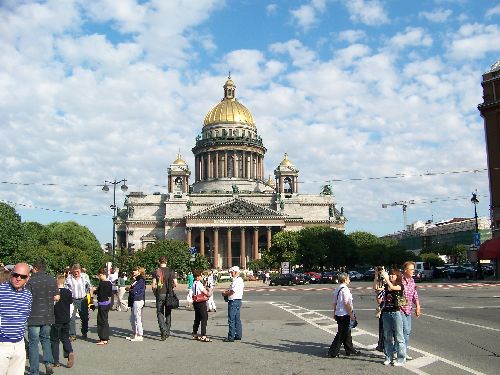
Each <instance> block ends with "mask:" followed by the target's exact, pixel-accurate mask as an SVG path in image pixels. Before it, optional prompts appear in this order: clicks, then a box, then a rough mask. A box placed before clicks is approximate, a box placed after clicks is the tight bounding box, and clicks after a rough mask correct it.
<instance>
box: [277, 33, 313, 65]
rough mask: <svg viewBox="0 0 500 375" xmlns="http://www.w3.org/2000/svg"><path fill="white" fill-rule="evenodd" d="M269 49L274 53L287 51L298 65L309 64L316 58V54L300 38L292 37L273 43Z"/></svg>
mask: <svg viewBox="0 0 500 375" xmlns="http://www.w3.org/2000/svg"><path fill="white" fill-rule="evenodd" d="M269 50H270V51H271V52H273V53H277V54H283V53H287V54H289V55H290V57H291V58H292V64H293V65H294V66H297V67H304V66H308V65H310V64H311V63H313V62H314V60H315V59H316V54H315V52H314V51H311V50H310V49H309V48H308V47H306V46H305V45H303V44H302V43H301V42H300V41H299V40H297V39H292V40H289V41H288V42H284V43H274V44H271V46H270V47H269Z"/></svg>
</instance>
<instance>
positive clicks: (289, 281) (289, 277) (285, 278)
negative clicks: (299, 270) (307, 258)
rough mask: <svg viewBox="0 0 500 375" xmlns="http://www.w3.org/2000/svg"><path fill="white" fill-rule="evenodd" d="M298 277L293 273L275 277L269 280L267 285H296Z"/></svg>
mask: <svg viewBox="0 0 500 375" xmlns="http://www.w3.org/2000/svg"><path fill="white" fill-rule="evenodd" d="M299 283H300V281H299V277H298V276H297V275H295V274H293V273H285V274H283V275H276V276H275V277H272V278H271V281H269V285H271V286H272V285H297V284H299Z"/></svg>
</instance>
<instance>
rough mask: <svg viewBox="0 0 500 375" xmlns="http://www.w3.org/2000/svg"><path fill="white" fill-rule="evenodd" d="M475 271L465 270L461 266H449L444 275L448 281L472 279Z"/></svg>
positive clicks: (465, 268)
mask: <svg viewBox="0 0 500 375" xmlns="http://www.w3.org/2000/svg"><path fill="white" fill-rule="evenodd" d="M475 273H476V271H475V270H474V269H473V268H467V267H463V266H450V267H448V268H447V269H445V270H444V275H445V277H446V278H448V280H451V279H460V278H465V279H467V280H468V279H472V278H474V276H475Z"/></svg>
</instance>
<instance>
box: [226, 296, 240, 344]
mask: <svg viewBox="0 0 500 375" xmlns="http://www.w3.org/2000/svg"><path fill="white" fill-rule="evenodd" d="M240 309H241V299H233V300H229V302H228V304H227V323H228V325H229V332H228V334H227V338H228V339H233V340H234V339H241V336H242V327H241V319H240Z"/></svg>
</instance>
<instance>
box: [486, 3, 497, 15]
mask: <svg viewBox="0 0 500 375" xmlns="http://www.w3.org/2000/svg"><path fill="white" fill-rule="evenodd" d="M498 15H500V4H499V5H497V6H495V7H493V8H490V9H488V10H487V11H486V14H485V16H486V17H493V16H498Z"/></svg>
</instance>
